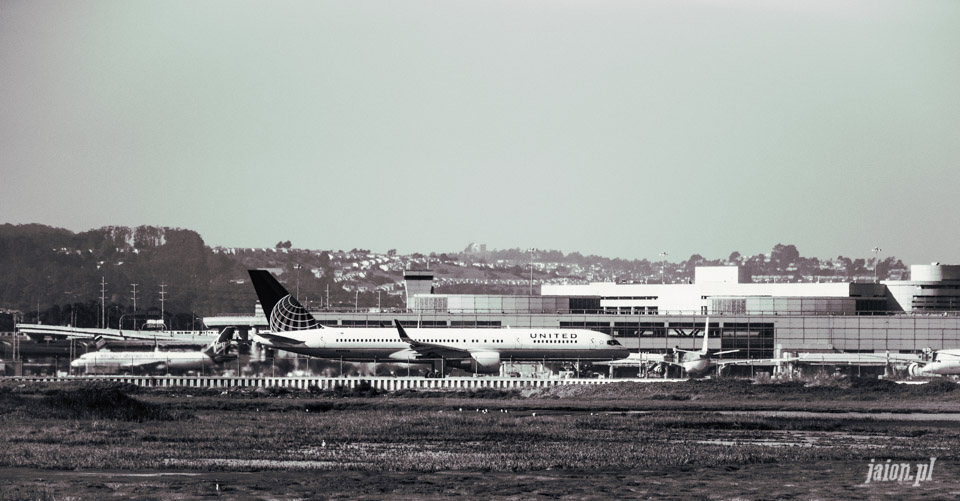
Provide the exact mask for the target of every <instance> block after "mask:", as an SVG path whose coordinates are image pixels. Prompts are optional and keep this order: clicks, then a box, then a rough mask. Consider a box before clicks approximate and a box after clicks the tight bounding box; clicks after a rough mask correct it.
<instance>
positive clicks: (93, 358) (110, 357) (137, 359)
mask: <svg viewBox="0 0 960 501" xmlns="http://www.w3.org/2000/svg"><path fill="white" fill-rule="evenodd" d="M235 331H236V327H226V328H224V329H223V331H222V332H221V333H220V336H219V337H217V339H216V340H215V341H213V342H211V343H210V344H208V345H207V346H206V347H205V348H204V349H202V350H199V351H159V350H155V351H94V352H90V353H85V354H83V355H80V357H79V358H77V359H76V360H73V361H71V362H70V367H72V368H75V369H84V370H85V371H86V372H97V371H104V370H117V371H129V370H133V369H141V370H164V369H174V370H179V371H188V370H199V369H203V368H206V367H212V366H214V365H218V364H220V363H222V362H225V361H227V360H232V359H235V358H236V356H232V355H229V354H228V351H229V349H230V340H231V339H232V338H233V334H234V332H235ZM103 344H105V341H104V340H103V338H99V339H97V347H98V349H99V348H101V347H102V346H103Z"/></svg>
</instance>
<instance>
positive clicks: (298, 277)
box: [297, 263, 301, 301]
mask: <svg viewBox="0 0 960 501" xmlns="http://www.w3.org/2000/svg"><path fill="white" fill-rule="evenodd" d="M300 268H301V266H300V263H297V301H299V300H300Z"/></svg>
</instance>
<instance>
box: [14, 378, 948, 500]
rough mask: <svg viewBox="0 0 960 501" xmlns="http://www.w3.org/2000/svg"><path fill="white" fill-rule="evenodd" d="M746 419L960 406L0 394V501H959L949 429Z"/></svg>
mask: <svg viewBox="0 0 960 501" xmlns="http://www.w3.org/2000/svg"><path fill="white" fill-rule="evenodd" d="M756 409H763V410H770V409H778V410H814V411H823V412H835V411H864V412H880V411H883V412H890V411H894V412H904V413H906V412H918V411H919V412H956V411H958V410H960V391H958V385H956V384H955V383H952V382H946V381H940V382H936V383H931V384H928V385H922V386H904V385H894V384H892V383H885V382H882V381H881V382H876V381H867V380H864V381H846V380H836V381H830V382H823V381H821V382H815V383H814V384H809V383H808V384H799V383H790V384H780V385H776V384H770V385H754V384H751V383H750V382H744V381H735V380H727V381H691V382H689V383H664V384H661V383H644V384H635V383H616V384H610V385H601V386H570V387H553V388H545V389H540V390H535V391H534V390H528V391H509V392H508V391H496V390H478V391H459V392H454V391H450V392H443V391H439V392H415V391H403V392H396V393H392V394H379V392H377V391H374V390H371V389H368V388H360V389H357V390H352V391H331V392H309V391H291V390H286V389H275V390H269V389H249V388H245V389H233V390H229V391H222V390H206V389H198V388H189V389H187V388H182V389H169V390H144V389H139V388H136V387H130V386H120V385H115V384H95V385H84V384H58V385H22V384H17V385H14V384H6V383H0V437H2V438H0V445H2V447H0V468H2V470H0V474H2V475H3V476H4V477H6V478H7V479H9V480H11V481H10V482H7V483H6V484H5V485H4V486H2V487H0V499H3V498H22V499H37V498H40V499H43V498H46V499H67V498H71V497H73V498H77V497H79V498H98V499H99V498H102V497H104V496H118V497H140V498H155V499H160V498H166V497H177V498H181V499H182V498H200V497H206V496H208V495H213V496H215V495H218V494H219V495H227V496H230V497H249V498H264V499H277V498H309V497H316V496H322V497H344V498H358V497H364V496H367V497H370V498H383V497H396V498H422V497H431V496H437V497H439V496H444V495H451V494H460V495H468V494H478V495H481V496H488V497H519V498H526V497H535V496H550V497H557V496H560V497H562V496H570V497H575V498H589V497H595V498H597V499H601V498H604V499H608V498H610V497H644V496H678V497H687V496H694V497H696V496H703V497H714V498H724V497H737V496H743V497H747V498H751V497H779V496H784V497H808V496H811V495H812V497H824V498H830V497H847V498H849V497H864V498H870V497H875V496H876V495H878V493H879V494H883V493H887V494H889V493H891V492H892V493H894V494H897V495H898V496H900V497H911V496H915V495H928V496H937V495H940V494H946V493H949V492H955V491H956V492H960V483H958V482H957V481H956V480H955V479H957V478H960V477H958V475H957V473H958V471H957V470H958V468H957V462H956V459H957V453H958V452H960V422H954V421H945V420H944V421H907V420H883V421H880V420H872V419H846V418H839V417H832V416H830V415H823V416H820V417H817V418H806V417H805V418H792V417H768V416H762V415H756V414H751V411H753V410H756ZM720 411H735V413H733V414H727V413H723V414H721V413H720ZM931 457H935V458H938V463H937V466H936V468H938V469H937V470H936V472H935V473H934V475H933V479H932V480H931V481H929V482H926V483H924V484H920V485H917V486H913V485H911V484H910V483H909V482H908V483H906V484H903V483H902V482H899V483H898V482H879V483H878V482H873V483H870V484H866V483H865V482H864V479H865V477H866V472H867V468H868V464H869V462H870V460H871V459H874V460H876V461H880V462H884V461H886V460H887V459H890V460H892V461H893V462H896V463H909V464H920V463H921V462H923V461H929V458H931ZM142 475H146V476H142ZM811 493H813V494H811Z"/></svg>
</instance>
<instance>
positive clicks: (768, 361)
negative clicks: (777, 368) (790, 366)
mask: <svg viewBox="0 0 960 501" xmlns="http://www.w3.org/2000/svg"><path fill="white" fill-rule="evenodd" d="M797 360H798V359H797V357H787V358H735V359H730V360H715V361H714V362H715V363H716V364H717V365H719V366H721V367H723V366H727V365H777V364H783V363H788V362H795V361H797Z"/></svg>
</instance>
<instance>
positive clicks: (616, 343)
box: [607, 339, 623, 346]
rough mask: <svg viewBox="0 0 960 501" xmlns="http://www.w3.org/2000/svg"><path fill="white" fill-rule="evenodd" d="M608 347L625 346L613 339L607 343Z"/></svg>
mask: <svg viewBox="0 0 960 501" xmlns="http://www.w3.org/2000/svg"><path fill="white" fill-rule="evenodd" d="M607 345H609V346H623V345H622V344H620V341H617V340H616V339H611V340H609V341H607Z"/></svg>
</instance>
